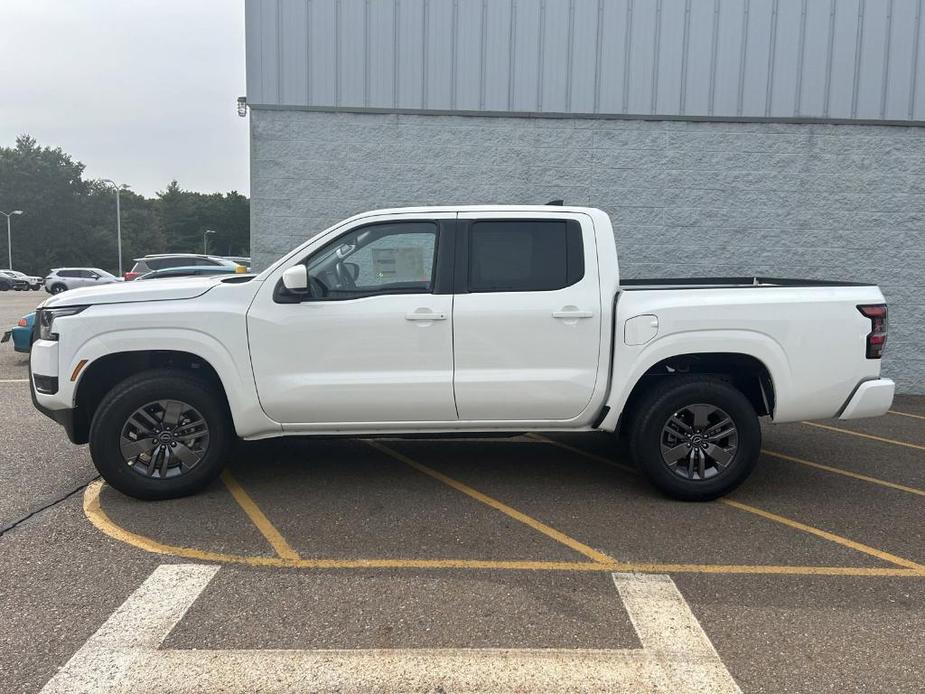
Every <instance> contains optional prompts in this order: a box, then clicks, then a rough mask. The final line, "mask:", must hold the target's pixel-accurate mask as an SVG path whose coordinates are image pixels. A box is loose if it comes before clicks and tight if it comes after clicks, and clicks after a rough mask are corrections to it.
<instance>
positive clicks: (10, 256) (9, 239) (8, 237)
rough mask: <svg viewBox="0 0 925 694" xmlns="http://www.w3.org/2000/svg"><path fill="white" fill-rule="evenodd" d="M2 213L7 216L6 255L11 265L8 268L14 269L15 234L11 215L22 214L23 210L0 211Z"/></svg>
mask: <svg viewBox="0 0 925 694" xmlns="http://www.w3.org/2000/svg"><path fill="white" fill-rule="evenodd" d="M0 214H2V215H3V216H4V217H6V255H7V258H6V260H7V262H8V263H9V265H8V266H7V269H8V270H12V269H13V235H12V234H11V233H10V217H12V216H13V215H14V214H22V210H13V211H12V212H2V211H0Z"/></svg>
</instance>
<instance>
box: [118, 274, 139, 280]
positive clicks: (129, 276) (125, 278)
mask: <svg viewBox="0 0 925 694" xmlns="http://www.w3.org/2000/svg"><path fill="white" fill-rule="evenodd" d="M138 274H139V273H137V272H126V273H125V274H124V275H122V279H124V280H125V281H126V282H131V281H132V280H133V279H136V278H137V277H138Z"/></svg>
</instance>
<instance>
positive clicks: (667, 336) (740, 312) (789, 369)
mask: <svg viewBox="0 0 925 694" xmlns="http://www.w3.org/2000/svg"><path fill="white" fill-rule="evenodd" d="M873 303H883V295H882V294H881V292H880V290H879V289H878V288H877V287H872V286H871V287H865V286H846V287H841V286H840V287H738V288H717V289H666V290H639V291H621V292H619V294H618V296H617V304H616V321H615V340H614V358H613V379H612V384H613V388H612V390H611V395H610V399H609V402H608V404H609V405H610V407H611V415H610V416H609V417H608V422H607V423H611V422H612V423H613V424H615V419H616V416H617V415H618V414H619V413H620V412H621V411H622V409H623V406H624V404H625V402H626V399H627V397H628V396H629V394H630V392H631V391H632V388H633V386H634V385H635V384H636V383H637V381H638V380H639V378H640V377H641V376H642V375H643V374H644V373H645V372H646V371H647V370H648V369H650V368H651V367H652V366H654V365H655V364H657V363H659V362H660V361H662V360H664V359H666V358H669V357H672V356H677V355H681V354H695V353H707V352H724V353H740V354H747V355H750V356H753V357H755V358H756V359H758V360H759V361H761V362H762V363H763V364H764V365H765V366H766V367H767V369H768V371H769V373H770V375H771V380H772V382H773V386H774V396H775V401H776V402H775V409H774V420H775V421H777V422H789V421H796V420H800V419H820V418H826V417H833V416H835V415H836V414H837V413H838V411H839V410H840V409H841V408H842V406H843V405H844V404H845V401H846V400H847V399H848V398H849V396H850V395H851V394H852V392H853V391H854V389H855V388H856V387H857V386H858V384H859V383H861V382H862V381H865V380H868V379H871V378H876V377H877V376H879V374H880V361H879V360H875V359H867V358H866V357H865V342H866V336H867V333H868V332H869V331H870V321H869V320H868V319H867V318H865V317H864V316H862V315H861V313H860V312H859V311H858V310H857V308H856V307H857V305H858V304H873ZM643 314H652V315H655V316H657V317H658V324H659V325H658V333H657V334H656V336H655V337H654V338H653V339H652V340H650V341H649V342H647V343H646V344H644V345H638V346H629V345H626V344H625V342H624V338H623V326H624V324H625V322H626V320H627V319H629V318H632V317H634V316H637V315H643Z"/></svg>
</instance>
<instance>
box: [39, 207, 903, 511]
mask: <svg viewBox="0 0 925 694" xmlns="http://www.w3.org/2000/svg"><path fill="white" fill-rule="evenodd" d="M37 321H38V325H39V328H38V339H37V340H36V342H35V344H34V345H33V347H32V357H31V369H32V392H33V399H34V402H35V404H36V406H37V407H38V409H39V410H41V411H42V412H44V413H45V414H47V415H48V416H50V417H52V418H53V419H55V420H56V421H58V422H59V423H61V424H63V425H64V427H65V430H66V431H67V433H68V436H69V437H70V439H71V440H72V441H73V442H74V443H86V442H88V441H89V443H90V453H91V456H92V458H93V462H94V464H95V465H96V467H97V469H98V470H99V471H100V473H101V474H102V475H103V477H104V478H105V479H106V480H107V482H109V483H110V484H111V485H112V486H113V487H115V488H116V489H118V490H120V491H122V492H124V493H126V494H129V495H131V496H135V497H138V498H148V499H150V498H170V497H176V496H181V495H184V494H190V493H192V492H195V491H197V490H199V489H202V488H203V487H204V486H205V485H206V484H207V483H208V482H209V481H210V480H212V479H214V478H215V476H216V475H218V474H219V472H220V470H221V469H222V466H223V465H224V464H225V460H226V458H227V457H228V455H229V452H230V446H231V445H232V443H233V438H234V437H235V436H238V437H240V438H243V439H260V438H265V437H270V436H297V435H307V434H315V435H328V434H331V435H344V434H354V435H368V434H384V435H392V436H394V435H402V434H411V435H418V434H427V435H439V434H441V433H446V434H459V433H461V432H486V431H491V432H498V433H504V432H508V433H516V432H524V431H550V430H553V431H576V432H590V431H595V430H602V431H606V432H618V431H619V432H620V433H621V434H622V435H624V436H626V437H628V439H629V442H630V446H629V447H628V450H629V451H631V455H632V456H633V458H634V459H635V462H636V463H637V465H638V466H639V468H640V469H641V470H642V471H643V472H644V474H645V475H646V476H647V477H648V479H649V480H650V481H651V482H652V483H653V484H654V485H655V486H656V487H658V488H659V489H660V490H662V491H663V492H664V493H665V494H667V495H670V496H672V497H675V498H678V499H687V500H705V499H712V498H715V497H717V496H720V495H722V494H725V493H727V492H729V491H730V490H732V489H734V488H735V487H736V486H738V485H739V484H740V483H741V482H742V481H743V480H744V479H745V478H746V477H748V475H749V474H750V473H751V471H752V469H753V468H754V466H755V464H756V463H757V461H758V456H759V452H760V450H761V428H760V426H759V417H761V416H768V417H770V418H771V419H772V420H773V421H774V422H793V421H802V420H807V419H823V418H829V417H838V418H840V419H845V420H848V419H856V418H859V417H871V416H876V415H882V414H884V413H885V412H886V411H887V410H888V409H889V407H890V404H891V402H892V399H893V391H894V384H893V381H891V380H890V379H888V378H881V377H880V357H881V355H882V354H883V349H884V345H885V343H886V336H887V307H886V304H885V303H884V299H883V294H882V293H881V292H880V290H879V289H878V288H877V287H876V286H875V285H873V284H860V283H852V282H832V281H817V280H795V279H764V278H760V277H740V278H698V279H646V280H638V279H637V280H623V281H621V279H620V273H619V266H618V262H617V248H616V243H615V240H614V231H613V227H612V225H611V222H610V219H609V217H608V216H607V215H606V214H605V213H604V212H602V211H600V210H597V209H592V208H584V207H552V206H531V207H515V206H484V207H459V208H457V207H437V208H428V207H420V208H408V209H398V210H380V211H376V212H368V213H365V214H361V215H357V216H355V217H351V218H350V219H348V220H346V221H344V222H342V223H340V224H338V225H336V226H334V227H331V228H329V229H328V230H326V231H324V232H322V233H321V234H319V235H317V236H315V237H313V238H311V239H310V240H308V241H306V242H305V243H303V244H302V245H301V246H299V247H298V248H297V249H296V250H294V251H292V252H291V253H289V254H287V255H286V256H284V257H283V258H282V259H280V260H279V261H277V262H276V263H275V264H273V265H272V266H270V267H269V268H268V269H267V270H265V271H263V272H262V273H260V274H259V275H257V276H256V277H250V276H231V277H201V278H195V279H183V280H169V279H165V280H161V281H159V282H138V283H134V282H133V283H124V284H122V285H119V286H117V287H107V288H105V289H82V290H78V291H75V292H73V293H68V294H65V295H63V296H60V297H51V298H50V299H48V300H47V301H46V302H45V304H44V305H43V307H42V308H41V309H39V311H38V317H37ZM152 326H156V327H157V330H152V329H151V327H152Z"/></svg>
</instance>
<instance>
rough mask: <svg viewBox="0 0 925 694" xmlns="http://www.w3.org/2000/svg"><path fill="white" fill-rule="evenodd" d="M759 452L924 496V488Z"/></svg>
mask: <svg viewBox="0 0 925 694" xmlns="http://www.w3.org/2000/svg"><path fill="white" fill-rule="evenodd" d="M761 452H762V453H764V454H765V455H771V456H774V457H775V458H780V459H782V460H789V461H790V462H791V463H799V464H800V465H807V466H808V467H814V468H817V469H819V470H825V471H826V472H831V473H834V474H836V475H843V476H845V477H851V478H853V479H856V480H861V481H863V482H870V483H871V484H877V485H880V486H881V487H889V488H890V489H898V490H899V491H901V492H907V493H909V494H918V495H919V496H925V489H916V488H915V487H907V486H906V485H904V484H896V483H895V482H887V481H886V480H881V479H878V478H876V477H870V476H868V475H861V474H859V473H857V472H851V471H850V470H845V469H843V468H838V467H831V466H829V465H823V464H822V463H814V462H813V461H811V460H803V458H795V457H794V456H792V455H784V454H783V453H776V452H775V451H769V450H767V449H765V448H762V449H761Z"/></svg>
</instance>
